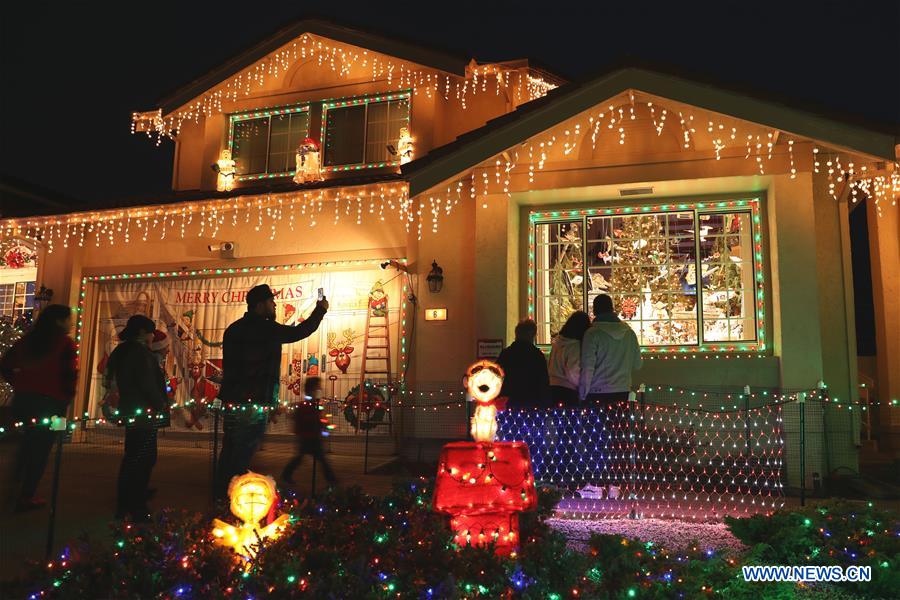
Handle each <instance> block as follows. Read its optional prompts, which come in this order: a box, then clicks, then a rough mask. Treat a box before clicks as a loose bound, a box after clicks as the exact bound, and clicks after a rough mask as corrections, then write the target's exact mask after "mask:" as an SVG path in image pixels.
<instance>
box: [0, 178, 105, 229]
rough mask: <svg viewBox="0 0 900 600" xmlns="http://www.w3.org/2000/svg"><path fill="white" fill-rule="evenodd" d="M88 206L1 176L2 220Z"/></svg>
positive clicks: (21, 180) (0, 216)
mask: <svg viewBox="0 0 900 600" xmlns="http://www.w3.org/2000/svg"><path fill="white" fill-rule="evenodd" d="M87 207H88V206H87V204H86V203H84V202H82V201H81V200H78V199H76V198H71V197H69V196H66V195H65V194H61V193H60V192H57V191H55V190H51V189H49V188H45V187H43V186H41V185H38V184H36V183H32V182H30V181H26V180H24V179H20V178H18V177H13V176H11V175H2V176H0V218H3V219H10V218H18V217H32V216H38V215H54V214H61V213H68V212H73V211H76V210H85V209H86V208H87Z"/></svg>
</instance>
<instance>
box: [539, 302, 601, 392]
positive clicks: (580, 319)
mask: <svg viewBox="0 0 900 600" xmlns="http://www.w3.org/2000/svg"><path fill="white" fill-rule="evenodd" d="M590 326H591V318H590V317H589V316H588V314H587V313H586V312H584V311H580V310H577V311H575V312H573V313H572V314H571V315H570V316H569V318H568V320H567V321H566V324H565V325H563V327H562V329H560V331H559V335H557V336H556V337H555V338H553V345H552V347H551V349H550V363H549V366H548V370H549V372H550V398H551V401H552V402H553V406H577V405H578V382H579V379H580V377H581V366H580V365H581V340H582V338H584V332H585V331H587V330H588V328H590Z"/></svg>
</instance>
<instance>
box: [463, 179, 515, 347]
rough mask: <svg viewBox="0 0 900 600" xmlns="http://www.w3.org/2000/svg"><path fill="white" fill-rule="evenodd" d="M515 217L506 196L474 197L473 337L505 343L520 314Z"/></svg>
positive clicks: (509, 339) (513, 208) (513, 204)
mask: <svg viewBox="0 0 900 600" xmlns="http://www.w3.org/2000/svg"><path fill="white" fill-rule="evenodd" d="M484 204H487V208H484V207H483V206H484ZM518 218H519V217H518V209H517V205H516V203H515V202H509V201H508V200H507V198H506V196H490V197H488V198H485V197H483V196H479V197H478V198H476V199H475V337H476V339H481V338H496V339H500V338H502V339H503V340H504V343H505V344H507V345H508V344H509V343H510V342H511V341H512V331H513V328H514V327H515V324H516V322H517V321H518V320H519V318H520V314H519V298H518V289H519V282H518V279H519V269H518V264H519V239H518V236H517V232H518ZM473 351H474V349H473Z"/></svg>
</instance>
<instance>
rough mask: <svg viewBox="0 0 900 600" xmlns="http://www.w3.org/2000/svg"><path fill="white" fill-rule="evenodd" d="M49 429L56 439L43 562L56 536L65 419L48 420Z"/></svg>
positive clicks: (50, 552) (47, 558)
mask: <svg viewBox="0 0 900 600" xmlns="http://www.w3.org/2000/svg"><path fill="white" fill-rule="evenodd" d="M50 429H51V430H52V431H53V435H54V436H55V437H56V462H55V463H54V465H53V492H52V493H51V496H50V521H49V523H48V524H47V550H46V553H45V555H44V559H45V560H48V561H49V560H50V557H51V556H52V554H53V537H54V536H55V534H56V504H57V501H58V500H59V469H60V465H61V463H62V446H63V438H65V435H66V418H65V417H57V416H55V415H54V416H53V417H51V419H50Z"/></svg>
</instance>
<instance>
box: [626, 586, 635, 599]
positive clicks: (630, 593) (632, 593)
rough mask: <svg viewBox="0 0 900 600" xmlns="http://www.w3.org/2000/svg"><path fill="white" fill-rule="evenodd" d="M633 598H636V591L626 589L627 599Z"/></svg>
mask: <svg viewBox="0 0 900 600" xmlns="http://www.w3.org/2000/svg"><path fill="white" fill-rule="evenodd" d="M635 596H637V590H636V589H634V588H628V597H629V598H634V597H635Z"/></svg>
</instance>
